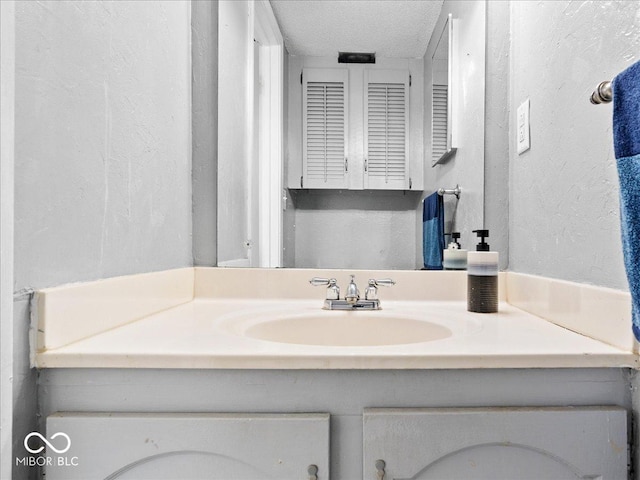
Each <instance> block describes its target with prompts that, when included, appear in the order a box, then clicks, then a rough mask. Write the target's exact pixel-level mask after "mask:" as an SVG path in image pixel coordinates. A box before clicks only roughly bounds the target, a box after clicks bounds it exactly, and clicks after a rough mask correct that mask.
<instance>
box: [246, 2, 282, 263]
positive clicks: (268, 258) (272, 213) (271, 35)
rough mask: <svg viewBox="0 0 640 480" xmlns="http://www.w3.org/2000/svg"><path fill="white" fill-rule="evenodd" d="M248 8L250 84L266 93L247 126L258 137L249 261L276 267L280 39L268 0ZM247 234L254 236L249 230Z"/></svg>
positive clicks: (279, 197) (278, 258)
mask: <svg viewBox="0 0 640 480" xmlns="http://www.w3.org/2000/svg"><path fill="white" fill-rule="evenodd" d="M250 11H251V19H252V23H253V26H252V28H251V29H250V31H252V32H253V37H254V38H253V40H255V41H256V42H257V44H258V50H259V55H258V58H259V60H258V61H255V57H254V55H253V54H252V55H250V58H252V59H254V61H253V65H252V69H253V72H255V73H254V75H253V77H254V78H259V79H260V80H261V81H260V84H261V85H254V88H253V92H254V95H255V94H256V93H255V92H257V91H261V92H263V93H264V95H263V96H261V97H260V98H258V99H254V101H253V102H250V103H249V104H250V105H252V106H253V108H254V111H253V112H252V113H253V114H252V115H251V122H252V125H251V128H252V129H254V128H256V129H257V130H258V131H257V132H255V135H252V136H251V138H255V139H257V140H256V142H257V145H254V148H253V149H252V150H253V152H254V154H255V155H257V159H258V162H257V163H258V171H257V172H256V173H257V175H258V211H257V212H252V215H256V214H257V215H258V221H257V225H258V232H257V233H258V235H257V238H258V241H257V245H254V247H257V249H258V262H257V263H258V264H257V265H253V264H252V265H251V266H260V267H271V268H275V267H282V244H283V240H282V237H283V219H282V185H283V155H282V152H283V132H284V120H283V102H284V88H283V87H284V78H283V77H284V41H283V38H282V34H281V33H280V28H279V27H278V22H277V21H276V17H275V15H274V13H273V10H272V8H271V4H270V3H269V1H268V0H257V1H255V2H252V6H251V10H250ZM251 44H252V45H253V42H251ZM252 53H253V52H252ZM256 109H257V110H258V111H257V112H256V111H255V110H256ZM254 119H256V120H257V121H254ZM250 223H251V221H250ZM253 223H254V224H255V223H256V222H253ZM251 236H252V237H253V238H255V236H254V235H253V233H252V234H251ZM252 263H253V262H252Z"/></svg>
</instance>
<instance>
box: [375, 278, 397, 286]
mask: <svg viewBox="0 0 640 480" xmlns="http://www.w3.org/2000/svg"><path fill="white" fill-rule="evenodd" d="M371 283H373V284H374V285H376V286H383V287H390V286H392V285H395V284H396V282H395V280H392V279H390V278H380V279H377V280H376V279H373V278H370V279H369V285H371Z"/></svg>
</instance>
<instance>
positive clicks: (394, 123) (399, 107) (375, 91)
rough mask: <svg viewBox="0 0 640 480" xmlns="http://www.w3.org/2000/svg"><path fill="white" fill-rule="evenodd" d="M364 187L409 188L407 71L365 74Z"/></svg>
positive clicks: (382, 71)
mask: <svg viewBox="0 0 640 480" xmlns="http://www.w3.org/2000/svg"><path fill="white" fill-rule="evenodd" d="M365 78H366V81H365V89H366V92H365V95H366V99H365V110H366V111H365V122H366V123H365V125H366V127H365V150H366V151H365V159H366V163H365V188H379V189H406V188H409V172H408V164H409V163H408V158H407V157H408V152H409V72H408V71H403V70H369V71H367V72H366V74H365Z"/></svg>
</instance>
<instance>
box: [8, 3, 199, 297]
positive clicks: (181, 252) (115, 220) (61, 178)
mask: <svg viewBox="0 0 640 480" xmlns="http://www.w3.org/2000/svg"><path fill="white" fill-rule="evenodd" d="M189 40H190V19H189V3H186V2H167V1H158V2H153V1H149V2H19V3H18V6H17V17H16V105H17V108H16V179H15V184H16V211H15V216H16V228H15V235H16V266H15V284H16V288H17V289H20V288H24V287H46V286H51V285H58V284H61V283H67V282H75V281H82V280H91V279H96V278H101V277H110V276H115V275H123V274H129V273H135V272H146V271H152V270H163V269H167V268H173V267H183V266H187V265H191V263H192V258H191V238H190V232H191V164H190V162H191V160H190V157H191V155H190V153H191V138H190V123H191V118H190V115H191V111H190V83H191V82H190V80H191V79H190V42H189Z"/></svg>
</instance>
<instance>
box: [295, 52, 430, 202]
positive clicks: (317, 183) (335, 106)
mask: <svg viewBox="0 0 640 480" xmlns="http://www.w3.org/2000/svg"><path fill="white" fill-rule="evenodd" d="M289 70H290V71H289V109H288V113H289V135H288V138H289V140H288V141H289V148H288V156H287V157H288V160H287V171H288V174H287V186H288V187H289V188H292V189H301V188H304V189H348V190H363V189H364V190H419V189H421V188H422V177H423V166H422V163H423V145H422V143H423V142H422V138H423V132H422V125H423V118H422V117H423V114H422V112H423V107H422V99H423V89H424V85H423V82H422V76H423V68H422V63H421V61H417V60H409V59H380V60H377V62H376V63H375V64H364V65H363V64H337V63H336V60H335V59H326V58H323V57H319V58H309V57H302V58H295V57H294V58H292V60H291V64H290V68H289Z"/></svg>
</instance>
